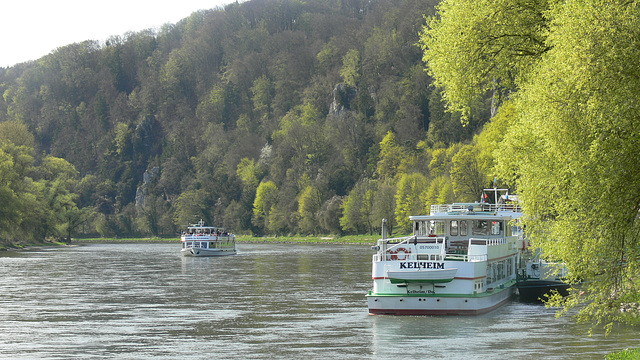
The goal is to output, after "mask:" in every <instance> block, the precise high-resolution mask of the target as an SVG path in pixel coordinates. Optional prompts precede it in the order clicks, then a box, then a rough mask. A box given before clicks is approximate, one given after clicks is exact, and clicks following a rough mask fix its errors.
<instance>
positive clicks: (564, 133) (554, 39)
mask: <svg viewBox="0 0 640 360" xmlns="http://www.w3.org/2000/svg"><path fill="white" fill-rule="evenodd" d="M509 4H513V5H512V6H508V5H509ZM439 9H440V17H439V18H434V19H431V20H430V21H429V25H428V27H427V28H426V29H425V30H424V31H423V33H422V44H423V47H424V50H425V56H424V58H425V60H427V61H428V66H429V69H430V71H431V72H432V74H433V75H434V76H435V77H436V79H437V82H438V83H439V84H440V85H441V86H443V88H444V91H445V94H446V95H445V98H446V99H447V100H448V101H449V102H450V105H451V107H452V108H455V109H463V108H464V106H465V104H466V103H467V102H468V101H469V100H470V99H471V98H473V97H474V96H479V95H481V94H482V93H483V92H484V91H486V90H489V89H490V87H491V86H493V85H492V84H499V85H501V86H503V87H504V88H505V89H509V91H511V95H510V97H511V98H512V99H513V106H514V108H511V109H509V112H510V116H512V117H513V118H514V124H513V125H512V126H511V127H510V128H509V129H510V130H509V133H508V134H507V136H505V138H504V140H503V142H502V143H501V146H500V147H499V148H498V150H497V151H496V155H497V170H498V171H499V175H500V176H501V177H502V179H503V181H506V182H508V183H510V184H511V185H512V186H516V187H517V189H518V192H519V194H520V197H521V200H522V205H523V209H524V211H525V213H526V215H527V216H526V220H525V224H526V225H527V230H528V231H527V233H528V235H529V236H530V237H531V239H532V243H533V244H534V245H535V246H538V247H539V248H541V250H542V252H543V254H544V256H545V257H546V258H547V259H548V260H551V261H556V262H558V263H562V264H564V265H565V266H566V268H567V270H568V271H569V278H568V281H570V282H573V283H578V282H579V281H580V282H581V284H580V285H577V286H576V287H575V289H576V290H575V291H573V292H572V293H571V295H570V296H569V297H567V298H565V299H560V298H555V299H552V300H553V301H552V302H551V304H553V305H558V304H561V305H563V308H562V310H563V312H564V313H566V312H568V311H569V310H571V309H573V308H577V309H578V313H577V314H578V320H582V321H590V322H592V323H593V324H595V325H604V326H605V327H606V329H607V330H611V329H612V325H613V324H614V323H616V322H619V321H628V320H633V319H637V316H638V308H639V304H640V281H639V280H638V279H639V277H638V275H639V270H640V269H639V266H640V254H639V252H640V219H639V217H638V215H639V211H640V166H639V164H640V112H639V110H638V104H640V98H639V97H640V63H638V61H637V59H638V58H640V16H639V15H640V2H638V1H601V0H566V1H562V2H560V1H554V2H542V1H533V2H531V1H515V2H511V1H496V2H492V1H479V2H476V1H474V2H471V1H462V2H461V1H455V2H454V1H445V2H443V3H442V4H441V5H440V8H439ZM511 10H517V11H511ZM501 14H502V15H501ZM507 14H511V16H506V15H507ZM465 16H466V18H465ZM516 35H517V36H516ZM516 40H518V42H517V43H516V42H515V41H516ZM516 45H521V49H520V51H515V50H516V49H518V48H519V46H516ZM447 48H450V49H451V51H449V52H448V53H447V52H446V51H445V50H446V49H447ZM476 61H478V62H477V63H476ZM623 310H624V311H623Z"/></svg>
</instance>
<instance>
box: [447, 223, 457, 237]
mask: <svg viewBox="0 0 640 360" xmlns="http://www.w3.org/2000/svg"><path fill="white" fill-rule="evenodd" d="M449 235H451V236H458V220H451V223H450V224H449Z"/></svg>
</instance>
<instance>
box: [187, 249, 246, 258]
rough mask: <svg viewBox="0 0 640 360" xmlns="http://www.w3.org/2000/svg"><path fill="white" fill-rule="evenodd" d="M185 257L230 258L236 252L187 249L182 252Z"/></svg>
mask: <svg viewBox="0 0 640 360" xmlns="http://www.w3.org/2000/svg"><path fill="white" fill-rule="evenodd" d="M180 251H181V252H182V255H184V256H193V257H205V256H228V255H235V254H237V253H236V250H235V249H233V250H220V249H203V248H187V249H182V250H180Z"/></svg>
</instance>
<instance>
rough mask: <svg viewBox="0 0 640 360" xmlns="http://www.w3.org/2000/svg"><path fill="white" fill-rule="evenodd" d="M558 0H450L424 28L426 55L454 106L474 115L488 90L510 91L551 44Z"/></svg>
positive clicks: (422, 39) (451, 107) (422, 38)
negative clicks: (551, 20)
mask: <svg viewBox="0 0 640 360" xmlns="http://www.w3.org/2000/svg"><path fill="white" fill-rule="evenodd" d="M553 3H554V1H553V0H534V1H529V0H515V1H513V0H498V1H493V0H480V1H477V0H463V1H453V0H445V1H442V2H440V4H439V5H438V6H437V7H436V8H437V10H438V16H434V17H430V18H429V19H428V20H427V25H426V26H425V27H424V28H423V29H422V32H421V36H420V46H421V47H422V49H423V51H424V53H423V55H424V56H423V60H424V62H425V63H427V64H428V71H429V74H430V75H431V76H433V77H434V84H435V85H436V86H440V87H442V88H443V89H444V93H443V97H444V99H445V101H446V102H447V106H448V109H449V110H452V111H456V112H461V113H462V114H463V116H465V117H468V116H469V113H470V109H471V106H472V104H473V103H474V101H476V99H477V98H478V97H479V96H482V95H483V94H485V93H487V92H494V95H495V96H497V97H498V98H500V97H501V94H504V96H506V95H508V93H509V91H511V90H514V89H516V87H517V85H518V84H521V83H522V81H523V80H524V79H526V78H527V77H528V76H529V74H530V72H531V71H532V69H533V68H534V67H535V64H536V63H537V61H539V60H540V58H541V57H542V55H543V54H545V53H546V52H547V51H549V49H551V46H550V45H549V44H548V43H547V42H546V37H547V35H548V33H549V32H548V29H549V19H548V17H546V16H545V14H546V12H547V10H549V8H550V7H551V4H553Z"/></svg>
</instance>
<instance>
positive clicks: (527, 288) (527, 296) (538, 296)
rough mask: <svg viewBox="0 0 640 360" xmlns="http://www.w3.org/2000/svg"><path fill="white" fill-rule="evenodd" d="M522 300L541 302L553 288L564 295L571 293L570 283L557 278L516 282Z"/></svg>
mask: <svg viewBox="0 0 640 360" xmlns="http://www.w3.org/2000/svg"><path fill="white" fill-rule="evenodd" d="M516 288H517V289H518V297H519V299H520V301H521V302H540V301H542V300H543V299H545V298H546V296H545V295H546V294H550V293H551V292H552V291H553V290H555V291H557V292H558V293H559V294H560V295H562V296H567V295H569V284H566V283H563V282H562V281H557V280H525V281H519V282H518V283H516Z"/></svg>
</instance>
